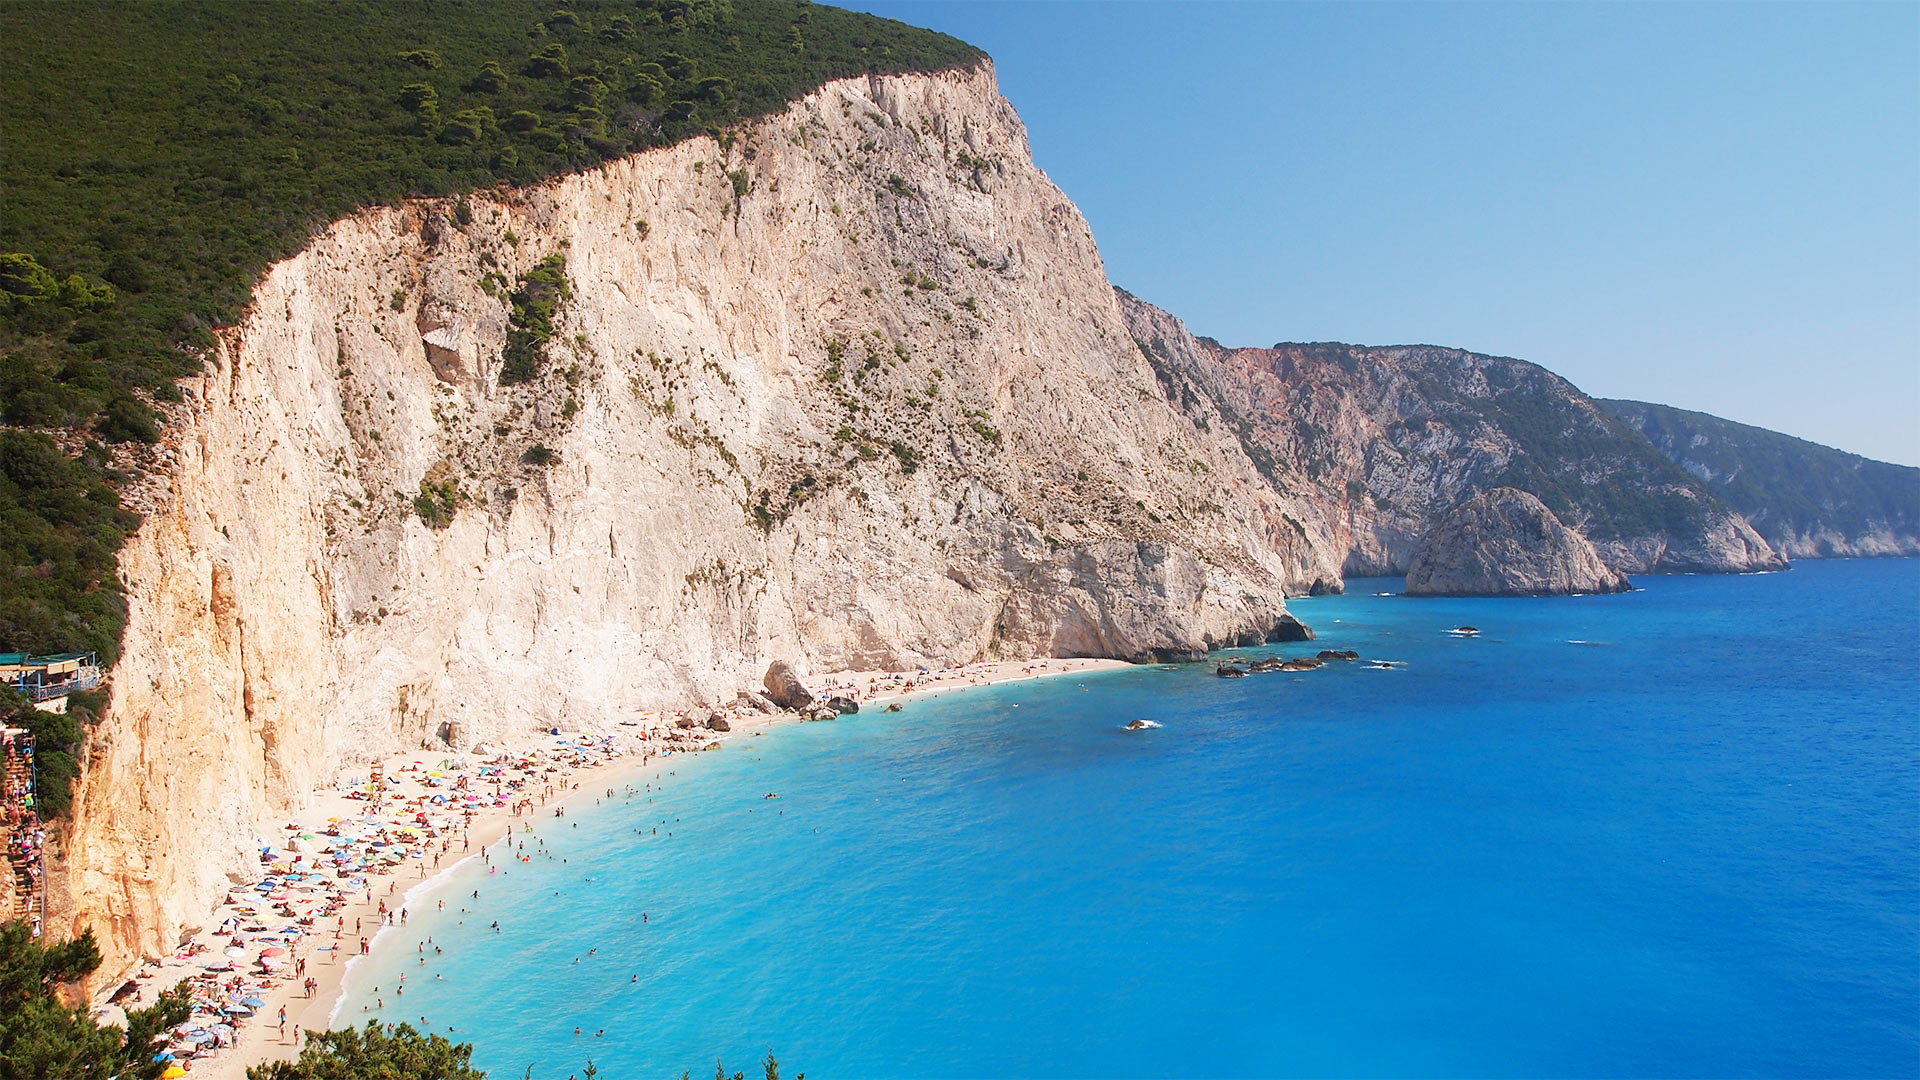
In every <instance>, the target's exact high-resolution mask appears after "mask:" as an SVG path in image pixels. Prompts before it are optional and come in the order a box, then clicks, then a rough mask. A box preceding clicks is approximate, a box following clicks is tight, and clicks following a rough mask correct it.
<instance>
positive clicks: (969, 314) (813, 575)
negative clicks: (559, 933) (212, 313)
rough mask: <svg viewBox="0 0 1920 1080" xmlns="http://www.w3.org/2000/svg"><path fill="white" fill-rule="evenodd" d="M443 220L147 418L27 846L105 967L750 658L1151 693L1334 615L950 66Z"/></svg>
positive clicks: (740, 669)
mask: <svg viewBox="0 0 1920 1080" xmlns="http://www.w3.org/2000/svg"><path fill="white" fill-rule="evenodd" d="M739 186H744V188H745V190H744V193H741V194H736V188H737V187H739ZM466 207H467V210H468V211H469V212H470V220H469V221H467V222H466V223H465V224H464V225H460V224H456V215H455V214H454V210H453V204H452V203H451V202H447V201H439V202H430V203H417V204H410V205H407V206H402V207H397V208H383V209H374V210H369V211H366V212H364V213H361V214H359V215H356V216H354V217H352V218H350V219H347V220H344V221H341V222H339V223H337V224H335V225H334V226H333V227H331V228H330V229H328V230H327V231H326V232H325V233H324V234H323V235H321V236H319V237H318V238H316V239H315V240H314V241H313V243H312V244H311V245H310V246H309V247H308V248H306V249H305V250H304V251H302V252H301V253H299V254H298V255H295V256H294V257H292V258H290V259H287V260H286V261H284V262H282V263H280V264H278V265H276V266H274V267H273V268H272V269H271V270H270V271H269V272H268V273H267V274H266V275H265V277H264V279H263V280H262V281H261V282H260V283H259V285H258V287H257V289H256V291H255V294H254V302H253V305H252V307H251V309H250V311H249V313H248V315H247V316H246V318H245V319H244V320H243V322H242V323H241V324H240V325H239V326H237V327H235V328H233V329H232V330H231V331H229V332H227V333H226V334H225V335H224V336H223V337H222V339H221V343H220V348H219V350H218V355H217V358H216V361H215V362H214V363H213V364H212V365H210V367H209V369H208V371H207V372H206V373H205V374H204V375H203V376H201V377H199V378H197V379H195V380H189V381H188V383H186V384H185V385H184V386H183V389H185V390H186V391H187V403H186V405H184V406H182V407H181V408H179V409H177V410H175V411H174V412H173V414H172V415H171V418H170V423H169V430H168V440H169V443H168V447H167V450H168V452H169V454H170V455H171V459H172V462H173V464H172V468H171V469H170V470H169V471H167V472H166V473H165V474H164V475H162V476H159V477H157V478H156V484H157V487H155V488H154V489H153V490H150V491H147V492H144V493H142V494H141V501H142V504H143V508H144V509H146V510H147V517H146V520H145V524H144V525H143V526H142V527H141V529H140V530H139V532H138V533H137V535H136V536H135V537H134V538H133V539H132V540H131V541H130V542H129V543H128V545H127V547H126V549H125V550H124V552H123V553H122V556H121V571H122V574H123V576H124V581H125V585H126V592H127V597H128V601H129V604H130V616H129V621H128V626H127V631H126V637H125V646H124V655H123V658H122V659H121V661H120V663H119V664H118V666H117V667H116V669H115V671H114V676H113V700H112V704H111V706H110V708H109V710H108V713H107V715H106V716H105V718H104V719H103V720H102V722H101V723H100V725H99V726H98V729H97V731H96V732H95V734H94V737H93V738H92V741H91V744H90V747H89V751H88V760H87V762H86V770H85V777H84V780H83V782H82V785H81V787H80V789H79V791H78V797H77V815H76V821H75V825H74V829H73V832H72V834H71V835H70V836H69V837H68V838H67V839H66V842H65V844H64V846H63V851H62V855H63V860H62V862H63V866H64V870H63V880H64V884H65V886H66V889H65V903H64V910H65V912H66V918H65V919H64V921H63V925H62V926H61V927H60V928H61V929H62V930H63V931H69V932H76V931H78V930H79V929H82V928H84V927H87V926H91V927H93V928H95V929H96V931H97V932H98V933H99V934H100V937H101V942H102V948H103V951H104V952H105V953H106V954H107V957H108V963H107V965H106V967H105V968H104V969H103V972H104V973H105V974H106V975H107V976H111V975H112V974H114V973H116V972H118V971H122V970H125V968H126V967H127V966H128V965H129V964H130V963H132V962H133V961H135V960H136V959H137V958H138V957H139V956H140V955H153V954H158V953H161V952H164V951H166V950H168V949H169V948H171V946H172V945H173V944H174V942H175V940H176V939H177V936H178V935H179V934H180V933H181V931H182V930H183V929H184V928H186V927H190V926H192V925H195V924H197V922H198V921H199V920H200V919H201V918H202V917H203V916H204V915H205V914H206V913H207V911H208V910H209V908H210V906H211V905H212V904H213V903H214V902H216V901H217V900H218V899H219V898H220V897H221V896H223V895H224V893H225V892H226V890H227V889H228V888H229V886H230V883H232V882H233V881H236V880H238V879H240V878H241V877H242V876H244V875H246V874H248V873H250V872H252V870H253V869H254V861H253V855H254V852H253V841H254V837H255V832H254V830H255V829H256V827H258V826H259V825H260V824H261V823H263V822H270V821H272V820H273V819H274V818H275V817H276V816H278V815H281V814H284V813H285V812H286V811H288V810H290V809H292V808H294V807H296V806H298V805H300V804H301V803H302V802H303V801H304V800H305V798H306V797H307V793H308V792H309V791H310V790H311V789H312V787H313V786H314V785H315V784H316V783H319V782H322V781H324V780H327V779H329V778H331V777H332V776H333V775H335V773H336V770H338V769H340V768H342V767H344V766H347V765H352V764H355V763H359V762H364V761H365V760H367V759H368V758H369V757H370V756H372V755H374V754H376V753H380V752H385V751H391V750H393V749H396V748H400V747H406V746H416V745H420V743H421V741H422V740H431V739H434V738H436V737H438V736H440V735H442V734H443V733H444V732H445V731H446V728H445V727H444V725H448V724H451V723H458V724H459V726H460V730H461V731H462V732H464V733H465V734H466V736H467V737H468V738H470V739H476V740H477V739H484V738H488V737H491V736H496V735H500V734H505V733H510V732H515V731H528V730H532V729H535V728H539V727H545V726H549V725H565V726H568V727H577V726H586V727H599V728H603V729H604V728H605V727H606V726H607V725H609V724H611V723H612V722H614V721H615V720H617V719H619V718H621V717H622V716H625V715H629V714H631V713H632V712H633V711H636V710H641V709H646V708H650V707H657V706H672V705H682V704H693V703H712V702H719V701H724V700H729V699H731V698H732V697H733V694H734V692H735V690H737V689H738V688H741V687H746V686H753V685H757V684H758V681H759V676H760V674H761V672H762V671H763V670H764V669H765V668H766V666H767V664H768V663H769V661H771V660H775V659H780V660H787V661H790V662H792V663H793V664H794V665H795V666H796V667H797V668H798V669H799V670H801V671H802V672H805V671H808V670H814V671H819V670H827V669H833V668H841V667H879V666H905V665H911V664H917V663H923V662H926V663H950V662H964V661H970V660H974V659H977V658H981V657H990V656H1003V657H1028V656H1036V655H1055V656H1070V655H1105V656H1118V657H1125V658H1132V659H1150V658H1164V657H1185V656H1194V655H1197V653H1198V652H1199V651H1201V650H1204V649H1206V648H1208V647H1210V646H1216V645H1223V644H1229V643H1239V642H1247V641H1253V640H1261V639H1265V638H1267V637H1268V636H1270V635H1272V634H1274V633H1276V632H1285V631H1286V628H1287V626H1288V624H1289V623H1290V621H1291V620H1290V618H1289V617H1288V616H1286V615H1285V610H1284V605H1283V600H1282V598H1283V596H1284V595H1286V594H1287V593H1289V592H1301V591H1305V590H1306V589H1307V588H1308V587H1309V586H1311V585H1312V584H1313V583H1315V582H1316V581H1320V582H1328V581H1337V580H1338V571H1339V559H1340V556H1341V553H1340V552H1338V551H1335V550H1333V548H1332V546H1331V545H1329V544H1328V543H1327V542H1326V541H1325V540H1323V539H1321V538H1320V537H1321V534H1320V533H1319V532H1318V531H1317V530H1309V529H1307V528H1305V527H1303V526H1302V524H1301V522H1302V520H1303V519H1304V518H1306V517H1307V516H1308V514H1309V508H1306V507H1303V506H1301V505H1298V504H1296V503H1295V502H1293V501H1290V497H1289V496H1286V495H1282V494H1279V493H1277V492H1276V490H1275V489H1274V488H1273V487H1272V486H1271V485H1269V484H1268V483H1266V482H1265V480H1264V479H1263V478H1262V477H1261V476H1260V474H1259V473H1258V471H1257V470H1256V469H1255V468H1254V467H1253V465H1252V463H1251V462H1250V461H1249V459H1248V458H1247V457H1246V455H1245V453H1244V452H1243V450H1242V448H1241V446H1240V445H1239V443H1238V442H1237V441H1236V440H1235V439H1234V438H1233V437H1232V435H1231V434H1230V433H1226V432H1224V431H1221V430H1213V431H1209V430H1203V429H1201V428H1199V427H1197V426H1196V425H1194V424H1193V423H1192V422H1190V421H1189V420H1188V419H1187V418H1186V417H1185V416H1184V415H1183V414H1182V413H1180V412H1179V411H1177V410H1176V409H1174V408H1173V407H1171V406H1170V405H1169V404H1168V403H1167V401H1166V400H1165V398H1164V397H1163V396H1162V389H1161V387H1160V385H1159V383H1158V381H1157V380H1156V378H1155V375H1154V372H1153V371H1152V369H1151V368H1150V367H1149V365H1148V363H1147V362H1146V360H1145V358H1144V357H1142V355H1141V354H1140V352H1139V350H1138V349H1137V348H1136V347H1135V344H1134V342H1133V340H1132V338H1131V337H1130V335H1129V332H1128V328H1127V326H1126V324H1125V322H1124V321H1123V319H1122V317H1121V313H1120V311H1119V308H1118V305H1117V303H1116V300H1115V297H1114V294H1113V292H1112V289H1111V287H1110V286H1109V284H1108V283H1107V281H1106V279H1105V274H1104V270H1103V267H1102V264H1101V262H1100V257H1099V254H1098V251H1097V250H1096V248H1095V246H1094V242H1093V238H1092V236H1091V234H1090V232H1089V230H1088V228H1087V224H1086V222H1085V221H1084V220H1083V219H1082V217H1081V216H1080V214H1079V212H1078V211H1077V210H1076V209H1075V208H1074V206H1073V205H1072V204H1071V203H1070V202H1069V201H1068V200H1067V198H1066V197H1065V196H1064V195H1062V194H1061V193H1060V191H1059V190H1058V189H1057V188H1055V187H1054V186H1053V184H1052V183H1051V182H1050V181H1049V180H1048V179H1047V178H1046V176H1045V175H1044V174H1042V173H1041V172H1040V171H1039V170H1038V169H1037V168H1035V167H1034V165H1033V163H1032V160H1031V156H1030V153H1029V150H1028V146H1027V141H1026V134H1025V131H1024V129H1023V127H1022V126H1021V124H1020V122H1019V120H1018V118H1017V117H1016V116H1015V114H1014V112H1013V109H1012V108H1011V106H1009V105H1008V104H1007V102H1006V101H1005V100H1004V99H1002V98H1001V97H1000V95H999V93H998V91H997V89H996V87H995V84H994V78H993V73H992V70H991V67H990V66H985V65H983V66H982V67H980V68H978V69H975V70H971V71H962V72H951V73H946V74H939V75H917V76H899V77H875V78H872V79H861V80H847V81H840V82H835V83H831V84H829V85H827V86H825V87H824V88H822V89H821V90H820V91H818V92H816V93H814V94H812V95H811V96H809V97H807V98H806V99H804V100H802V101H799V102H797V103H795V104H794V105H793V106H792V107H790V108H789V109H788V110H787V111H786V112H784V113H782V114H780V115H777V116H774V117H771V118H768V119H765V120H763V121H759V122H756V123H752V124H748V125H743V126H742V127H740V128H739V129H737V130H735V131H733V132H730V133H729V137H728V138H727V139H726V141H725V145H722V143H720V142H716V141H715V140H713V139H710V138H700V139H695V140H692V141H689V142H686V143H683V144H681V145H678V146H675V147H672V148H668V149H662V150H658V151H653V152H650V153H646V154H642V155H637V156H634V157H631V158H628V159H625V160H622V161H619V162H615V163H612V164H609V165H608V166H606V167H604V168H602V169H600V170H597V171H594V172H591V173H588V174H584V175H579V176H573V177H568V178H565V179H561V180H556V181H553V182H551V183H548V184H546V185H543V186H541V187H539V188H536V189H531V190H522V191H505V190H503V191H498V192H492V193H484V194H480V195H475V196H472V197H470V198H469V199H468V200H466ZM554 255H558V256H560V257H561V259H562V260H563V261H564V265H565V272H566V276H567V279H568V281H569V283H570V286H571V290H572V296H571V298H570V299H569V300H568V301H567V302H565V303H564V304H563V305H561V308H560V314H559V316H558V318H557V322H558V332H557V333H556V334H555V336H554V337H553V339H552V341H551V342H550V343H549V346H548V350H547V351H548V354H549V359H548V361H547V364H546V367H545V370H544V372H543V374H542V375H541V376H540V377H539V378H538V379H536V380H535V381H534V382H533V383H531V384H528V385H524V386H504V387H503V386H501V385H500V384H499V380H498V374H499V369H500V358H501V352H502V349H503V346H504V345H505V344H506V341H507V336H508V333H509V330H510V326H509V321H508V320H509V310H510V309H509V305H508V302H507V294H508V293H509V292H510V291H511V290H512V289H514V288H515V287H516V284H517V283H518V282H519V281H520V280H521V278H522V277H523V275H525V274H527V273H528V272H529V271H530V270H532V269H533V268H534V267H535V266H537V265H538V264H539V263H540V261H541V260H543V259H545V258H547V257H549V256H554ZM549 452H550V454H551V460H547V461H545V462H544V463H540V462H541V461H542V459H543V458H544V457H545V456H546V455H547V454H548V453H549ZM529 462H535V463H532V464H529ZM417 499H424V500H425V508H426V509H427V510H429V511H430V513H429V514H427V515H423V514H422V513H420V512H417V511H416V507H415V503H416V500H417ZM436 502H437V503H438V504H439V506H440V508H441V509H442V510H445V511H450V512H451V520H450V522H446V523H445V524H444V527H443V528H434V527H431V526H430V525H429V524H428V522H427V520H425V518H426V517H429V516H433V513H431V512H432V511H434V504H435V503H436Z"/></svg>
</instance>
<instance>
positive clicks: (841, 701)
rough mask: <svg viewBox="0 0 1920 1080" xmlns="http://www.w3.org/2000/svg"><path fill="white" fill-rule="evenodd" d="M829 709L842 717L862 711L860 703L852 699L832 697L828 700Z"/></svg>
mask: <svg viewBox="0 0 1920 1080" xmlns="http://www.w3.org/2000/svg"><path fill="white" fill-rule="evenodd" d="M827 708H829V709H832V710H833V711H834V712H837V713H839V714H840V715H842V716H845V715H847V714H848V713H857V712H859V711H860V703H859V702H857V701H855V700H853V699H852V698H850V697H831V698H828V699H827Z"/></svg>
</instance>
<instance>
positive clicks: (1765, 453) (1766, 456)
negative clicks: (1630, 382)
mask: <svg viewBox="0 0 1920 1080" xmlns="http://www.w3.org/2000/svg"><path fill="white" fill-rule="evenodd" d="M1599 404H1600V405H1601V407H1602V408H1605V409H1606V410H1607V411H1608V412H1610V413H1612V414H1613V415H1615V416H1618V417H1620V418H1621V419H1623V420H1625V421H1626V422H1627V423H1629V424H1632V425H1633V426H1634V427H1636V428H1638V429H1639V430H1640V432H1641V433H1642V434H1644V435H1645V436H1646V437H1647V438H1648V439H1650V440H1651V441H1652V442H1653V444H1654V446H1656V447H1658V448H1659V449H1660V450H1661V452H1663V453H1665V454H1667V455H1668V456H1669V457H1671V458H1673V459H1674V460H1675V461H1677V462H1679V463H1680V465H1681V466H1682V467H1684V468H1685V469H1686V470H1687V471H1688V472H1689V473H1691V474H1692V475H1693V476H1695V477H1696V478H1698V479H1699V481H1700V482H1701V483H1703V484H1705V485H1706V486H1707V488H1708V489H1710V490H1711V491H1713V492H1714V494H1716V495H1718V496H1720V497H1721V498H1723V499H1725V500H1726V501H1727V502H1728V503H1729V504H1731V505H1732V506H1733V508H1734V509H1736V510H1738V511H1740V512H1741V513H1742V514H1745V515H1746V516H1747V517H1748V518H1749V519H1750V520H1751V521H1752V522H1753V526H1754V528H1756V529H1758V530H1760V534H1761V535H1762V536H1764V537H1766V538H1767V539H1768V540H1769V541H1784V540H1789V539H1791V538H1793V537H1794V536H1795V535H1796V534H1798V533H1803V532H1814V531H1819V530H1822V529H1827V530H1835V531H1838V532H1842V533H1847V534H1860V535H1864V534H1868V533H1872V532H1874V531H1876V530H1879V529H1886V530H1889V531H1891V532H1894V533H1904V534H1909V535H1910V534H1912V533H1914V532H1915V531H1920V469H1916V468H1914V467H1913V466H1910V465H1894V464H1891V463H1888V462H1885V461H1874V460H1873V459H1871V458H1864V457H1861V456H1860V455H1858V454H1850V453H1847V452H1846V451H1844V450H1835V449H1833V448H1832V447H1829V446H1822V445H1820V444H1819V443H1814V442H1808V441H1807V440H1805V439H1796V438H1794V437H1793V436H1791V435H1782V434H1781V433H1779V432H1777V431H1769V430H1767V429H1766V428H1757V427H1752V426H1750V425H1747V424H1740V423H1735V422H1734V421H1732V420H1723V419H1721V418H1720V417H1718V416H1712V415H1709V414H1707V413H1701V412H1690V411H1688V410H1686V409H1676V408H1674V407H1672V406H1670V405H1654V404H1651V403H1648V402H1644V401H1619V400H1607V399H1599Z"/></svg>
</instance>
